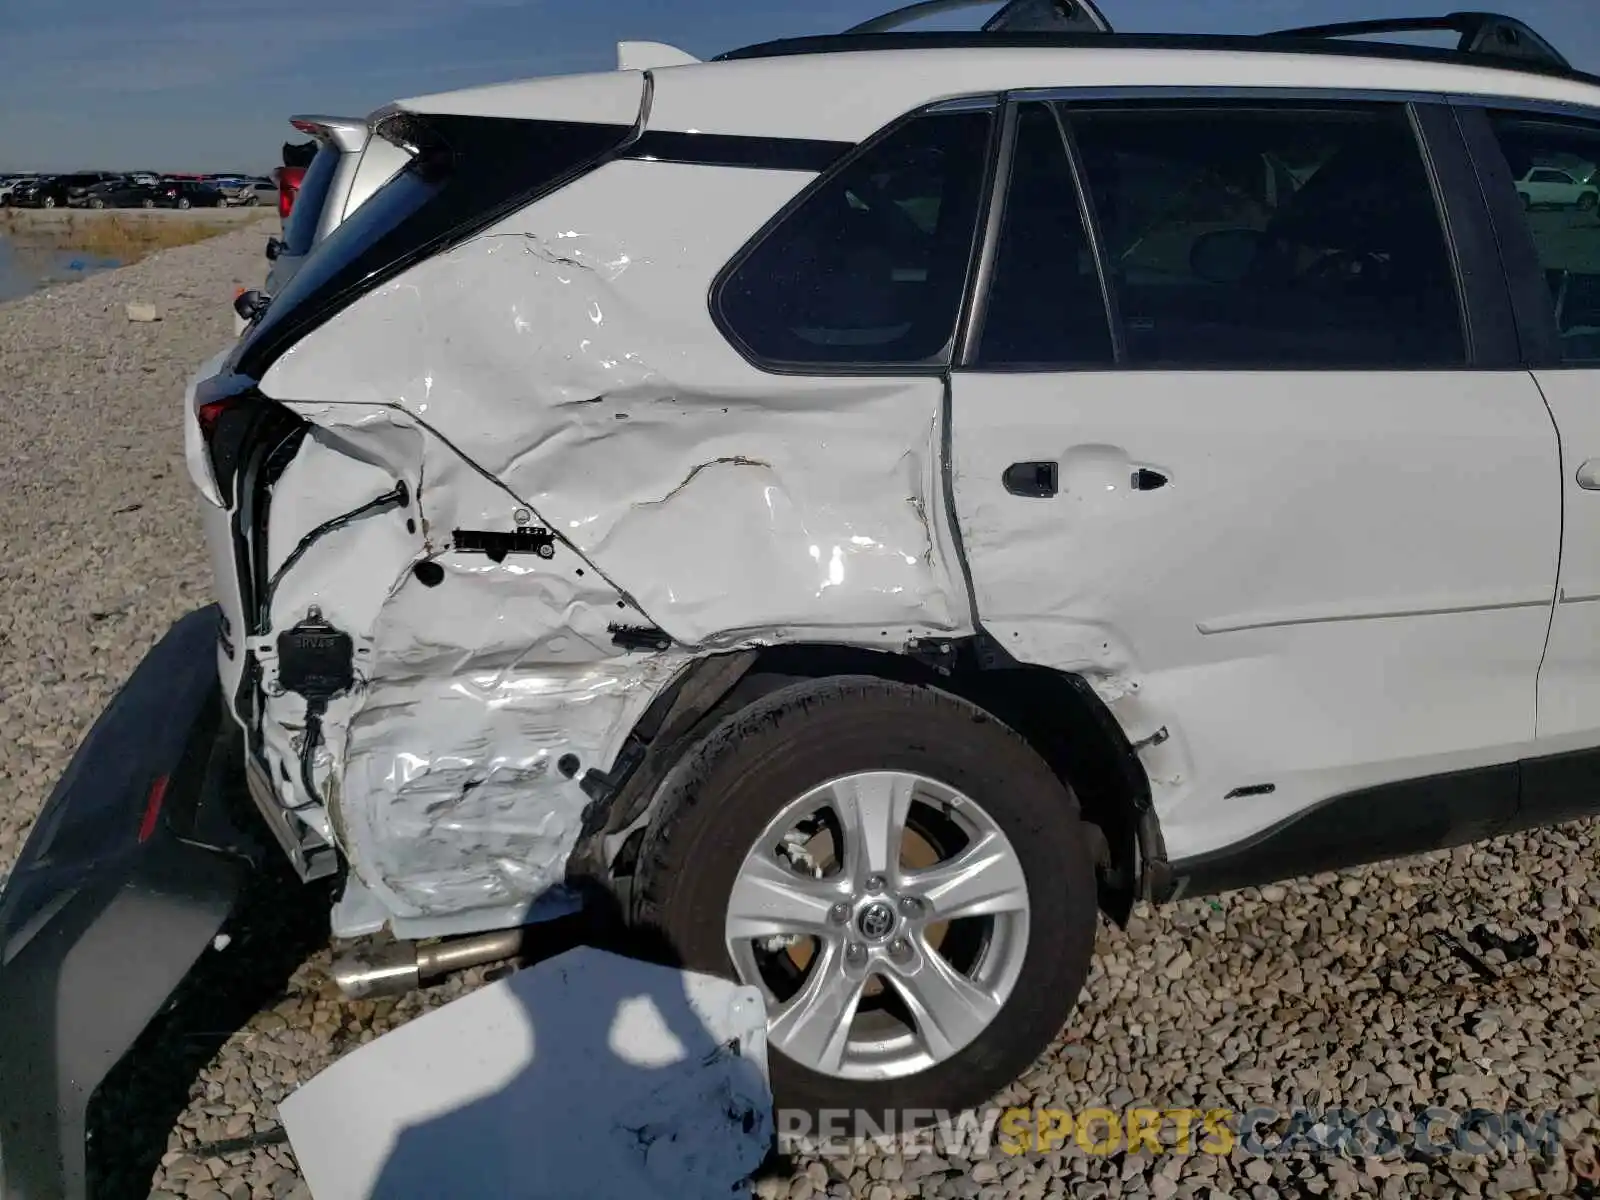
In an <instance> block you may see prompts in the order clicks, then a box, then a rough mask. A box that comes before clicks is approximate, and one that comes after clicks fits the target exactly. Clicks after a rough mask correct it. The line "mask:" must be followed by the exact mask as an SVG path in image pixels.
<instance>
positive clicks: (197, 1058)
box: [89, 857, 333, 1200]
mask: <svg viewBox="0 0 1600 1200" xmlns="http://www.w3.org/2000/svg"><path fill="white" fill-rule="evenodd" d="M332 892H333V887H332V881H325V882H318V883H315V884H311V885H306V884H302V883H300V881H299V880H298V879H297V878H296V877H295V876H294V875H293V874H292V872H291V871H290V870H289V868H288V866H287V864H285V863H283V862H282V861H281V860H280V859H278V858H276V857H269V858H268V860H267V865H266V866H263V867H262V868H260V869H258V870H257V871H255V872H254V873H253V874H252V875H251V877H250V879H249V881H248V882H247V883H246V885H245V889H244V891H243V892H242V893H241V895H240V897H239V903H238V906H237V907H236V908H235V910H234V914H233V916H232V918H231V919H230V920H229V921H228V923H227V925H226V926H225V927H224V930H225V932H226V933H227V935H228V938H229V939H230V940H229V942H228V943H227V945H226V948H225V949H222V950H217V949H215V948H211V949H208V950H206V952H205V953H204V954H203V955H201V957H200V960H199V961H198V962H197V963H196V964H195V966H194V969H193V970H192V971H191V972H190V973H189V975H188V977H187V978H186V979H185V980H184V982H183V984H182V985H181V986H180V987H179V989H178V991H177V992H175V993H174V994H173V997H172V1000H171V1002H170V1003H169V1005H168V1007H167V1009H166V1010H165V1011H164V1012H163V1013H162V1014H161V1015H160V1016H158V1017H157V1018H156V1019H155V1020H154V1021H152V1022H151V1023H150V1026H149V1027H148V1028H147V1029H146V1030H145V1031H144V1033H143V1035H141V1036H140V1038H139V1040H138V1041H137V1042H135V1043H134V1046H133V1049H132V1050H130V1051H129V1052H128V1054H127V1056H126V1057H124V1058H123V1060H122V1061H121V1062H120V1063H118V1064H117V1066H116V1068H115V1069H114V1070H113V1071H112V1072H111V1074H110V1075H108V1076H107V1077H106V1080H105V1082H104V1083H103V1084H102V1085H101V1087H100V1089H99V1090H98V1091H97V1092H96V1093H95V1097H94V1099H93V1101H92V1102H91V1104H90V1107H89V1194H90V1195H92V1196H94V1197H95V1198H96V1200H102V1198H103V1200H121V1198H122V1197H129V1198H133V1197H138V1198H139V1200H144V1197H147V1196H148V1195H149V1194H150V1179H151V1176H152V1175H153V1174H154V1173H155V1171H156V1168H157V1167H158V1166H159V1165H160V1162H161V1156H162V1155H163V1154H165V1153H166V1150H167V1138H168V1136H169V1135H170V1134H171V1132H172V1130H173V1128H174V1127H175V1126H176V1125H177V1121H178V1117H179V1116H180V1115H182V1113H183V1111H184V1110H185V1109H186V1108H187V1107H188V1106H189V1092H190V1089H191V1088H192V1087H193V1085H194V1082H195V1080H196V1079H197V1078H198V1076H199V1074H200V1072H201V1071H202V1070H203V1069H204V1068H205V1066H206V1065H207V1064H208V1063H209V1062H211V1060H212V1059H213V1058H215V1057H216V1054H217V1051H218V1050H219V1049H220V1048H221V1047H222V1044H223V1043H224V1042H226V1041H227V1039H228V1038H229V1037H231V1036H232V1035H233V1034H234V1033H236V1032H237V1031H238V1030H240V1029H242V1028H243V1027H244V1026H245V1025H246V1024H247V1023H248V1022H249V1021H250V1018H252V1017H253V1016H255V1015H256V1014H257V1013H258V1012H260V1011H262V1010H263V1009H266V1008H270V1007H271V1006H272V1005H273V1004H275V1003H277V1002H278V1001H279V1000H280V999H282V998H283V996H284V995H285V994H286V993H287V985H288V982H289V979H290V977H291V976H292V975H293V974H294V973H295V971H296V970H297V969H298V968H299V967H300V965H301V964H302V963H304V962H305V960H306V959H308V958H310V957H311V956H312V955H313V954H314V953H315V952H316V951H317V950H319V949H321V948H322V947H324V946H326V945H327V944H328V912H329V907H330V905H331V903H332Z"/></svg>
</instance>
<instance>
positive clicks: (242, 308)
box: [233, 290, 270, 321]
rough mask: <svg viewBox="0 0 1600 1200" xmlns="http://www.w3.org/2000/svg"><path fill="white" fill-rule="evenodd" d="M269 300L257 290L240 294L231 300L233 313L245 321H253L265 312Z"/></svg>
mask: <svg viewBox="0 0 1600 1200" xmlns="http://www.w3.org/2000/svg"><path fill="white" fill-rule="evenodd" d="M269 299H270V297H268V296H264V295H262V294H261V292H260V291H259V290H255V291H248V292H240V293H239V294H238V295H237V296H235V297H234V298H233V311H234V312H236V313H238V314H239V316H240V317H242V318H243V319H244V320H246V321H254V320H255V319H256V318H257V317H259V316H260V315H261V314H262V313H263V312H265V311H266V309H267V302H268V300H269Z"/></svg>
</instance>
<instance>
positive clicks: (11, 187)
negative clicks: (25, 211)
mask: <svg viewBox="0 0 1600 1200" xmlns="http://www.w3.org/2000/svg"><path fill="white" fill-rule="evenodd" d="M37 181H38V177H37V176H35V175H8V176H6V177H5V178H4V179H0V208H9V207H11V193H12V192H13V191H15V190H16V189H17V188H19V187H22V186H23V185H24V184H26V185H29V186H31V185H33V184H34V183H36V182H37Z"/></svg>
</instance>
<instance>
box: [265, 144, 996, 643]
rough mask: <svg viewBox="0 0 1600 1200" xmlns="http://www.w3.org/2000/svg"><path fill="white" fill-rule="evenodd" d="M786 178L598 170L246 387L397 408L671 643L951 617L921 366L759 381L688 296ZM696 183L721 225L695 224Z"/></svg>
mask: <svg viewBox="0 0 1600 1200" xmlns="http://www.w3.org/2000/svg"><path fill="white" fill-rule="evenodd" d="M804 178H805V177H804V176H801V177H800V178H799V179H797V178H796V173H793V172H764V171H748V170H731V169H729V170H718V169H715V168H706V167H683V166H678V165H674V164H666V163H650V162H616V163H612V164H610V165H608V166H606V167H604V168H602V169H601V170H599V171H596V172H594V173H593V174H591V175H589V176H586V177H585V178H583V179H581V180H579V181H577V182H576V183H574V184H572V185H571V186H569V187H567V188H565V189H563V190H561V191H560V192H558V193H556V194H555V195H553V196H550V197H548V198H547V199H545V200H543V201H541V202H540V203H538V204H536V205H533V206H531V207H530V208H528V209H526V210H524V211H523V212H522V213H519V214H517V215H515V216H513V217H511V218H508V219H507V220H506V221H504V222H502V223H501V224H500V225H499V226H496V227H495V228H494V229H492V230H491V231H489V232H488V233H487V234H485V235H483V236H481V237H479V238H476V239H474V240H472V241H470V242H468V243H466V244H465V245H463V246H460V247H458V248H456V249H455V250H453V251H451V252H449V253H446V254H442V255H439V256H437V257H435V258H433V259H430V260H428V261H426V262H423V263H421V264H419V265H418V266H416V267H414V268H412V269H411V270H410V271H409V272H407V273H406V274H405V275H402V276H401V277H399V278H398V279H396V280H395V281H393V282H392V283H390V284H388V285H386V286H384V287H382V288H380V289H378V290H377V291H375V292H374V293H372V294H370V295H368V296H365V297H363V298H362V299H360V300H358V301H357V302H356V303H355V304H353V305H352V306H351V307H350V308H348V309H346V310H345V311H343V312H342V313H340V314H339V315H338V316H336V317H335V318H333V319H332V320H331V321H330V322H329V323H328V324H327V325H326V326H324V327H323V328H321V329H319V330H317V331H316V332H314V333H312V334H311V335H309V336H308V337H307V338H306V339H305V340H304V341H303V342H302V343H301V344H300V345H299V346H298V347H296V348H295V349H294V350H293V351H292V352H291V353H289V354H288V355H287V356H285V357H284V358H283V359H280V360H279V362H278V363H277V364H276V365H275V366H274V367H273V368H272V370H270V371H269V372H268V373H267V375H266V377H265V378H264V379H263V381H262V387H263V389H264V390H266V391H267V392H268V393H269V394H272V395H276V396H283V397H288V398H292V399H295V400H301V401H306V400H327V401H332V402H339V401H367V402H379V403H384V404H395V405H398V406H400V407H401V408H403V409H404V410H406V411H407V412H408V413H410V414H412V415H414V416H415V417H416V418H417V419H418V420H420V421H424V422H426V423H427V424H428V426H429V427H430V428H431V429H433V430H435V431H436V432H437V433H438V434H439V435H440V436H441V437H443V438H445V439H447V440H448V441H449V442H450V443H451V444H452V445H454V446H455V447H457V448H458V449H459V450H460V451H461V453H462V454H463V455H464V456H466V457H467V458H468V459H470V460H471V461H472V462H474V463H476V464H477V465H478V466H480V467H481V468H483V469H484V470H485V471H486V472H487V473H488V474H490V475H492V476H493V477H494V478H495V479H496V480H497V481H498V482H499V483H501V484H502V485H503V486H504V487H505V488H506V490H507V491H509V492H510V493H512V494H514V495H516V496H518V497H520V498H521V499H523V500H524V501H526V502H527V504H528V506H529V508H530V509H531V511H532V512H533V513H535V514H536V515H537V517H538V518H539V519H540V520H542V521H544V522H547V523H548V524H549V526H550V527H551V528H552V529H554V530H555V531H556V532H557V533H558V534H559V535H560V536H561V537H563V538H565V539H566V540H567V541H568V542H570V543H571V545H572V546H573V547H574V548H575V549H577V550H578V551H580V552H581V553H582V554H583V555H584V556H585V557H587V558H588V559H590V560H591V561H593V562H594V563H595V564H596V566H598V567H599V568H600V569H601V570H602V571H604V572H605V573H606V575H607V577H608V578H609V579H610V580H611V581H612V582H613V583H615V584H616V585H617V587H618V588H619V589H620V590H621V591H623V592H624V593H626V594H627V595H628V596H630V597H631V598H632V599H633V600H634V601H636V602H637V604H638V607H639V608H640V609H641V610H642V611H643V612H644V613H646V614H648V622H649V623H651V624H654V625H655V626H657V627H659V628H660V629H662V630H664V631H665V632H666V633H668V634H670V635H671V636H672V637H673V638H674V639H675V640H676V641H678V642H680V643H683V644H685V645H688V646H694V647H706V648H710V647H723V646H728V645H734V644H743V643H748V642H754V641H765V642H772V641H784V640H803V639H813V638H827V639H830V640H835V641H850V642H855V643H858V644H863V645H871V646H878V647H884V648H890V649H898V648H900V647H901V646H903V645H904V644H905V643H906V642H907V641H908V640H909V639H910V638H913V637H918V636H949V635H952V634H964V633H968V632H970V631H971V614H970V612H969V611H968V604H967V598H966V588H965V581H964V579H963V577H962V573H961V569H960V566H959V563H958V562H957V561H956V558H955V555H954V552H953V544H952V539H951V535H950V532H949V530H948V529H946V528H942V525H943V522H944V516H943V514H944V513H945V511H946V508H945V504H944V497H943V492H942V475H941V466H940V454H941V442H942V435H943V426H942V419H943V417H942V412H943V390H942V384H941V382H940V381H939V380H938V379H937V378H934V377H931V376H929V377H914V378H886V377H860V378H847V377H835V378H819V377H809V378H805V377H797V376H782V375H773V374H767V373H764V372H761V371H758V370H756V369H755V368H753V367H751V366H750V365H749V364H748V363H746V362H745V361H744V360H743V359H742V358H741V357H740V356H739V355H738V354H737V353H735V351H734V350H733V349H732V348H731V347H730V346H729V345H728V344H727V342H726V341H725V340H724V338H723V337H722V335H721V333H720V332H719V331H718V330H717V329H716V327H715V325H714V323H713V321H712V319H711V315H710V312H709V311H708V309H707V305H706V302H705V296H706V292H707V289H708V287H709V285H710V281H711V278H712V276H713V275H714V274H715V272H716V271H717V270H718V269H719V268H720V266H721V265H722V264H723V263H724V262H726V261H727V259H728V258H730V257H731V256H732V255H733V253H734V252H735V251H736V250H737V249H738V247H739V246H740V244H741V243H742V242H743V241H745V240H746V239H747V238H748V237H749V236H750V234H752V233H753V232H754V231H755V229H756V228H757V227H758V226H759V225H760V223H761V222H762V221H763V220H764V219H765V218H766V217H767V216H768V215H770V214H771V213H772V212H773V211H775V210H776V209H778V208H780V207H781V206H782V204H783V203H784V202H785V200H787V199H788V198H789V197H791V196H792V195H793V194H794V192H795V191H796V190H797V189H798V187H799V186H800V184H801V183H803V181H804ZM641 193H648V194H650V195H651V196H652V197H653V198H654V202H653V203H652V204H650V205H637V204H634V203H633V202H632V198H633V197H636V196H637V195H639V194H641ZM708 194H715V195H716V196H717V197H718V202H719V204H720V205H723V206H724V207H725V209H726V214H727V215H726V219H725V220H721V221H719V222H716V223H707V222H703V221H701V220H699V219H697V214H698V213H699V211H700V209H701V207H702V205H703V203H704V201H705V197H706V196H707V195H708ZM592 230H606V231H607V232H606V233H605V234H599V233H594V232H589V231H592ZM352 345H354V346H372V347H374V352H373V353H371V354H352V353H350V347H351V346H352ZM380 345H381V346H382V347H383V349H382V350H381V351H379V350H377V349H376V348H377V347H378V346H380Z"/></svg>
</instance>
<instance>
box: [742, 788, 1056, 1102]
mask: <svg viewBox="0 0 1600 1200" xmlns="http://www.w3.org/2000/svg"><path fill="white" fill-rule="evenodd" d="M919 852H920V853H919ZM919 859H920V860H922V862H919V861H918V860H919ZM923 863H926V864H927V865H923ZM914 864H915V865H914ZM1028 918H1029V904H1028V887H1027V880H1026V878H1025V876H1024V874H1023V870H1022V866H1021V863H1020V862H1019V860H1018V858H1017V855H1016V852H1015V850H1014V848H1013V847H1012V845H1011V843H1010V842H1009V841H1008V840H1007V838H1006V836H1005V834H1004V833H1003V832H1001V830H1000V828H999V826H998V825H997V824H996V823H995V821H994V820H993V819H992V818H991V817H990V816H989V815H988V814H987V813H986V812H984V811H983V809H982V808H981V807H980V806H979V805H978V804H977V803H976V802H974V801H973V800H972V799H971V798H969V797H967V796H965V795H962V794H961V793H959V792H957V791H956V790H955V789H953V788H950V787H947V786H945V785H944V784H941V783H939V782H938V781H936V780H933V779H929V778H927V777H925V776H921V775H915V774H911V773H907V772H900V771H872V772H863V773H858V774H853V775H846V776H843V777H840V778H838V779H834V780H831V781H829V782H827V783H825V784H822V785H821V786H819V787H816V788H813V789H812V790H811V791H808V792H806V793H805V794H804V795H802V796H800V797H799V798H797V799H796V800H794V801H793V802H792V803H790V804H788V805H787V806H785V807H784V809H783V810H782V811H781V812H780V813H779V814H778V815H777V816H776V817H775V818H774V819H773V820H772V821H771V822H770V823H769V824H768V826H767V828H766V829H765V830H764V831H763V833H762V835H761V836H760V837H759V838H758V839H757V841H756V844H755V845H754V846H753V847H752V848H751V850H750V851H749V853H748V854H747V855H746V857H745V860H744V863H743V864H742V866H741V867H740V869H739V873H738V875H737V877H736V878H735V881H734V885H733V888H732V891H731V894H730V896H729V900H728V908H727V913H726V917H725V922H724V937H725V939H726V944H727V949H728V954H729V957H730V959H731V960H732V962H733V965H734V969H735V971H736V972H737V973H738V975H739V977H740V979H741V981H742V982H744V983H746V984H750V985H752V986H755V987H758V988H760V989H761V990H762V992H763V993H764V995H765V997H766V999H767V1005H768V1013H769V1022H768V1039H769V1042H770V1043H771V1044H772V1046H773V1047H774V1048H775V1049H777V1050H779V1051H780V1052H782V1053H783V1054H785V1055H786V1056H788V1057H789V1058H790V1059H792V1060H794V1061H795V1062H797V1063H799V1064H801V1065H802V1066H805V1067H807V1068H809V1069H810V1070H813V1071H817V1072H819V1073H822V1074H824V1075H830V1076H834V1077H836V1078H843V1079H891V1078H899V1077H903V1076H907V1075H912V1074H916V1073H917V1072H920V1071H925V1070H927V1069H929V1068H930V1067H932V1066H934V1065H936V1064H938V1063H941V1062H943V1061H945V1060H947V1059H949V1058H951V1057H952V1056H954V1055H955V1054H957V1053H959V1052H960V1051H961V1050H962V1049H963V1048H965V1047H966V1046H967V1045H969V1044H970V1043H971V1042H972V1041H973V1040H974V1039H975V1038H977V1037H978V1036H979V1035H980V1034H981V1033H982V1032H983V1031H984V1030H985V1029H986V1028H987V1027H988V1026H989V1024H990V1023H991V1022H992V1021H993V1020H994V1018H995V1017H996V1016H997V1015H998V1014H999V1012H1000V1010H1001V1009H1002V1008H1003V1007H1004V1005H1005V1003H1006V1001H1007V1000H1008V999H1009V997H1010V994H1011V990H1012V988H1013V987H1014V986H1015V984H1016V981H1017V977H1018V975H1019V974H1020V973H1021V971H1022V967H1023V963H1024V960H1025V958H1026V954H1027V947H1028Z"/></svg>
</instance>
